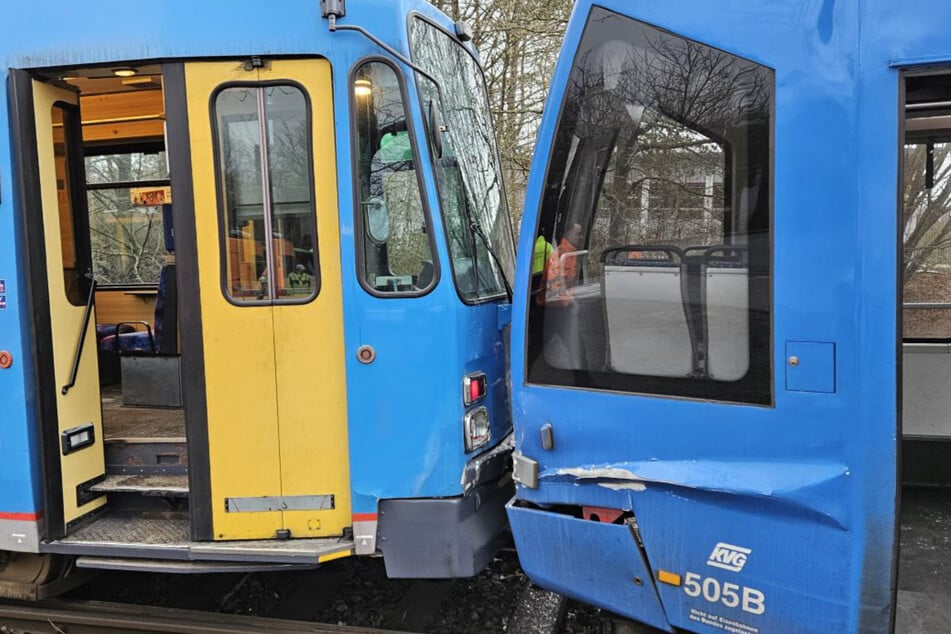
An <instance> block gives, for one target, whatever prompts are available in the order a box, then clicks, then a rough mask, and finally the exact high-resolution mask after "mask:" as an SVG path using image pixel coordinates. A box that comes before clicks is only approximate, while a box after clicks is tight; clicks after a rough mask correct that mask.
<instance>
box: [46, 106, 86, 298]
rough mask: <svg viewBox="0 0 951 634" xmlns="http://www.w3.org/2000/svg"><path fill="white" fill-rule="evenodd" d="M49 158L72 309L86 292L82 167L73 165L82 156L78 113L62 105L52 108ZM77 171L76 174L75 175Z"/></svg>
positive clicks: (72, 107) (72, 108) (70, 107)
mask: <svg viewBox="0 0 951 634" xmlns="http://www.w3.org/2000/svg"><path fill="white" fill-rule="evenodd" d="M52 121H53V154H54V160H55V164H56V198H57V202H58V203H59V229H60V245H61V247H62V255H63V281H64V282H65V287H66V298H67V299H68V300H69V302H70V303H71V304H73V305H75V306H84V305H85V304H86V296H87V294H88V292H89V279H88V278H87V277H86V273H87V272H88V270H89V257H88V256H89V254H88V253H86V248H85V245H86V241H85V240H84V239H83V238H82V236H83V231H84V228H85V224H84V223H83V218H82V213H83V212H84V211H85V209H84V207H83V205H82V200H81V198H77V196H79V195H80V193H81V188H80V185H81V183H78V182H77V177H78V176H79V175H81V174H82V171H81V170H82V167H81V166H79V165H77V163H76V162H77V161H81V160H82V159H81V156H82V129H81V126H82V124H81V123H80V118H79V110H78V109H77V108H75V107H74V106H69V105H66V104H59V103H57V104H54V105H53V110H52ZM77 169H78V170H80V171H79V172H78V173H77Z"/></svg>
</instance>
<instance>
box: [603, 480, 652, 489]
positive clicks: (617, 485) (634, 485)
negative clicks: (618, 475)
mask: <svg viewBox="0 0 951 634" xmlns="http://www.w3.org/2000/svg"><path fill="white" fill-rule="evenodd" d="M598 486H599V487H604V488H605V489H611V490H612V491H646V490H647V485H646V484H644V483H642V482H598Z"/></svg>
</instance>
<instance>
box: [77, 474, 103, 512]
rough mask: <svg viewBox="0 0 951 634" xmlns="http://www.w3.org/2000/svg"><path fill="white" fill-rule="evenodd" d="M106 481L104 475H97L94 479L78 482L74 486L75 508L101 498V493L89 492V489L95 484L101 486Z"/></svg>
mask: <svg viewBox="0 0 951 634" xmlns="http://www.w3.org/2000/svg"><path fill="white" fill-rule="evenodd" d="M105 481H106V474H105V473H103V474H102V475H97V476H96V477H95V478H90V479H89V480H86V481H85V482H80V483H79V484H77V485H76V506H84V505H86V504H89V503H90V502H92V501H93V500H98V499H99V498H101V497H102V496H103V494H102V493H99V492H97V491H90V489H91V488H92V487H94V486H96V485H97V484H101V483H103V482H105Z"/></svg>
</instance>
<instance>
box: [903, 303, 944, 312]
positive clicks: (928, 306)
mask: <svg viewBox="0 0 951 634" xmlns="http://www.w3.org/2000/svg"><path fill="white" fill-rule="evenodd" d="M901 307H902V308H904V309H905V310H946V309H948V308H951V303H949V302H907V303H904V304H902V305H901Z"/></svg>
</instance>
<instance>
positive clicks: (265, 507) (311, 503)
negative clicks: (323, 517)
mask: <svg viewBox="0 0 951 634" xmlns="http://www.w3.org/2000/svg"><path fill="white" fill-rule="evenodd" d="M333 509H334V496H333V494H330V495H267V496H262V497H254V498H225V510H226V511H227V512H228V513H264V512H267V511H331V510H333Z"/></svg>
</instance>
